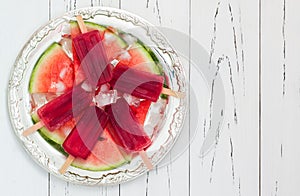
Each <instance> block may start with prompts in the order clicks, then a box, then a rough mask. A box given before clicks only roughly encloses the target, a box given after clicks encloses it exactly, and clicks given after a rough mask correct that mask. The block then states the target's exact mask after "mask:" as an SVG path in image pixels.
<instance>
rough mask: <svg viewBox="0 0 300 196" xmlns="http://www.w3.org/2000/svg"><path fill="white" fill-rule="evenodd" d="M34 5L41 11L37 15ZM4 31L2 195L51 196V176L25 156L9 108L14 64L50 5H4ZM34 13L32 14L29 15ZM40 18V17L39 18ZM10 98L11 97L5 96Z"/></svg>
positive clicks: (31, 1) (33, 0)
mask: <svg viewBox="0 0 300 196" xmlns="http://www.w3.org/2000/svg"><path fill="white" fill-rule="evenodd" d="M32 5H35V6H37V7H39V9H38V10H35V11H34V12H33V11H31V10H32ZM0 7H1V12H0V16H1V18H2V27H3V28H2V30H1V36H0V42H1V45H2V49H1V50H0V56H1V63H3V66H2V69H3V71H1V73H0V75H1V78H2V80H3V82H2V83H1V84H0V85H1V88H2V89H4V90H3V96H2V97H1V103H0V106H1V108H3V110H2V112H1V114H0V119H1V124H2V133H1V137H2V141H1V143H0V149H1V154H2V158H1V160H2V163H1V168H0V173H1V176H2V177H1V179H0V183H1V194H2V195H24V193H25V194H26V195H27V194H28V195H47V173H46V172H45V171H44V170H43V169H42V168H41V167H39V166H38V165H37V164H36V163H35V162H34V161H33V160H32V159H31V158H30V156H29V155H28V154H27V153H26V152H25V150H24V149H23V147H22V146H21V144H20V143H19V142H18V141H17V138H16V136H15V135H14V133H13V130H12V127H11V126H10V122H9V117H8V114H7V112H6V111H5V108H7V96H4V92H6V93H7V84H8V80H9V76H10V74H9V73H10V72H11V68H12V67H13V64H14V60H15V59H16V57H17V55H18V53H19V52H20V50H21V49H22V47H23V45H24V44H25V43H26V42H27V41H28V39H29V38H30V36H31V35H32V34H33V33H34V32H35V31H36V30H37V29H38V28H39V27H40V26H42V25H44V24H45V23H46V22H47V19H48V5H47V1H38V0H29V1H20V2H19V1H1V3H0ZM29 10H30V11H29ZM37 16H38V17H37ZM5 95H7V94H5ZM4 160H5V161H4Z"/></svg>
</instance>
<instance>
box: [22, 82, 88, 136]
mask: <svg viewBox="0 0 300 196" xmlns="http://www.w3.org/2000/svg"><path fill="white" fill-rule="evenodd" d="M91 103H92V94H91V93H90V92H87V91H85V90H84V89H83V88H82V84H78V85H77V86H75V87H73V88H72V89H70V90H69V91H67V92H66V93H65V94H62V95H60V96H59V97H56V98H54V99H53V100H51V101H50V102H48V103H46V104H45V105H43V106H42V107H40V108H39V109H38V110H37V114H38V117H39V119H40V122H38V123H37V124H35V125H33V126H32V127H30V128H28V129H27V130H25V131H24V132H23V135H24V136H27V135H29V134H31V133H32V132H34V131H36V130H37V129H39V128H41V127H43V126H45V127H46V128H47V129H48V130H49V131H54V130H56V129H58V128H60V127H61V126H63V125H64V124H65V123H66V122H68V121H69V120H71V119H72V118H73V117H78V116H80V114H81V113H82V111H83V110H84V109H85V108H87V107H88V106H89V105H90V104H91Z"/></svg>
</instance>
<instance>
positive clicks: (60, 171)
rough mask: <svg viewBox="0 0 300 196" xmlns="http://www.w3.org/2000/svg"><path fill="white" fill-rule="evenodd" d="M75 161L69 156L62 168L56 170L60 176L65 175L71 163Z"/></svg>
mask: <svg viewBox="0 0 300 196" xmlns="http://www.w3.org/2000/svg"><path fill="white" fill-rule="evenodd" d="M74 160H75V157H73V156H72V155H69V156H68V158H67V160H66V161H65V163H64V164H63V166H61V168H60V169H59V170H58V171H59V173H60V174H64V173H66V171H67V169H68V168H69V167H70V165H71V164H72V162H73V161H74Z"/></svg>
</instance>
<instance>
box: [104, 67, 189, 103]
mask: <svg viewBox="0 0 300 196" xmlns="http://www.w3.org/2000/svg"><path fill="white" fill-rule="evenodd" d="M110 84H111V86H112V87H113V88H114V89H117V90H119V91H121V92H124V93H128V94H131V95H133V96H135V97H138V98H141V99H146V100H150V101H152V102H156V101H157V100H158V98H159V95H160V94H161V93H162V94H167V95H171V96H174V97H177V98H182V97H184V94H183V93H181V92H175V91H172V90H171V89H167V88H164V87H163V84H164V77H163V76H159V75H155V74H151V73H148V72H145V71H140V70H137V69H135V68H130V67H128V66H126V65H123V64H122V63H119V64H118V65H117V66H116V67H115V68H114V70H113V75H112V79H111V81H110Z"/></svg>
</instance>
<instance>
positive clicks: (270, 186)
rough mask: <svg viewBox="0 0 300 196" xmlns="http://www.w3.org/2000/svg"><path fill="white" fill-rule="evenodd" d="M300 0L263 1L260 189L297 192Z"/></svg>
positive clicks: (299, 162) (268, 192)
mask: <svg viewBox="0 0 300 196" xmlns="http://www.w3.org/2000/svg"><path fill="white" fill-rule="evenodd" d="M299 8H300V2H299V1H287V0H277V1H271V0H263V1H262V195H298V194H299V193H298V192H299V186H298V184H299V180H300V175H299V174H300V167H299V165H300V158H299V156H298V154H299V152H300V148H299V142H298V138H299V131H298V129H299V126H300V124H299V117H300V110H299V96H300V93H299V92H300V91H299V74H300V69H299V63H298V62H299V60H298V59H299V58H298V57H299V54H298V51H299V50H300V45H299V44H300V39H299V33H300V29H299V28H298V24H299V12H298V10H299Z"/></svg>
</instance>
